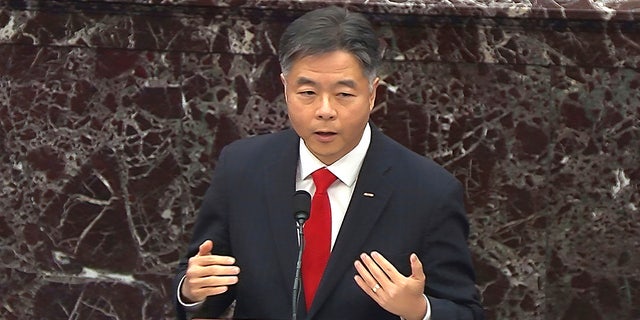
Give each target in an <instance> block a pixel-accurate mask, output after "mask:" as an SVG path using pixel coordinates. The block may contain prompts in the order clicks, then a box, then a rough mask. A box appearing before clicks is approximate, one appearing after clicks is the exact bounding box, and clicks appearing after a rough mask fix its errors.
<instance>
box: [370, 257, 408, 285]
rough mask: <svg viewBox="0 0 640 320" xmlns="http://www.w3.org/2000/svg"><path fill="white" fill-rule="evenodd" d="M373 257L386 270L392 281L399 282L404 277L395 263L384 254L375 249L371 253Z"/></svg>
mask: <svg viewBox="0 0 640 320" xmlns="http://www.w3.org/2000/svg"><path fill="white" fill-rule="evenodd" d="M371 258H372V259H373V261H375V262H376V264H378V266H379V267H380V268H381V269H382V271H384V273H385V274H386V276H387V277H389V279H390V280H391V282H393V283H398V281H401V280H402V279H403V278H404V276H403V275H402V274H401V273H400V272H399V271H398V269H396V267H394V266H393V264H391V262H389V260H387V259H386V258H385V257H384V256H383V255H382V254H380V253H378V252H376V251H374V252H372V253H371Z"/></svg>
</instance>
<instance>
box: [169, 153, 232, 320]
mask: <svg viewBox="0 0 640 320" xmlns="http://www.w3.org/2000/svg"><path fill="white" fill-rule="evenodd" d="M226 163H227V157H226V152H225V149H223V151H222V153H221V154H220V157H219V159H218V163H217V165H216V169H215V171H214V174H213V177H212V180H211V185H210V186H209V188H208V190H207V192H206V194H205V196H204V198H203V200H202V201H203V202H202V205H201V207H200V211H199V213H198V217H197V220H196V222H195V225H194V228H193V235H192V238H191V241H190V242H189V245H188V249H187V253H186V254H185V255H184V256H183V257H182V258H181V259H180V262H179V264H178V268H177V272H176V276H175V279H174V282H173V283H174V285H173V288H174V290H173V292H175V293H178V292H179V290H180V288H178V285H179V283H180V280H181V279H182V277H184V275H185V273H186V270H187V266H188V261H189V258H190V257H192V256H194V255H196V253H197V252H198V247H199V246H200V244H202V242H204V241H205V240H212V241H213V251H212V254H216V255H230V254H231V252H230V246H229V235H228V228H227V225H228V220H227V219H228V217H227V215H226V213H227V212H228V210H227V204H226V202H225V199H227V198H226V196H225V194H224V190H225V188H224V187H223V186H224V185H225V180H226V179H227V177H228V176H229V174H228V173H229V170H227V167H228V166H227V164H226ZM233 299H234V289H233V286H231V287H230V290H229V291H227V292H226V293H224V294H221V295H216V296H210V297H208V298H207V299H206V300H205V302H204V304H203V305H202V306H201V308H200V309H199V311H198V312H196V314H195V316H198V314H206V315H207V317H210V316H211V315H215V316H219V315H221V314H222V313H223V312H224V311H225V310H226V309H227V308H228V307H229V305H230V304H231V302H232V301H233ZM173 300H174V304H175V306H176V315H177V318H178V319H187V311H186V310H184V308H183V306H182V305H181V304H180V303H179V302H178V300H177V297H175V298H174V299H173Z"/></svg>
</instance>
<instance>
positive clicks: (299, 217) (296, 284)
mask: <svg viewBox="0 0 640 320" xmlns="http://www.w3.org/2000/svg"><path fill="white" fill-rule="evenodd" d="M310 209H311V195H310V194H309V192H306V191H304V190H298V191H296V193H294V194H293V218H294V219H295V220H296V229H297V230H298V238H299V239H300V247H299V249H298V261H297V262H296V275H295V278H293V296H292V299H293V301H292V308H293V310H292V319H293V320H296V319H297V317H298V301H300V270H301V266H302V251H303V250H304V230H303V226H304V223H305V221H307V219H309V211H311V210H310Z"/></svg>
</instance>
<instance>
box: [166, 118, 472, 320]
mask: <svg viewBox="0 0 640 320" xmlns="http://www.w3.org/2000/svg"><path fill="white" fill-rule="evenodd" d="M298 141H299V138H298V136H297V135H296V134H295V132H294V131H293V130H285V131H283V132H280V133H276V134H269V135H263V136H257V137H253V138H249V139H244V140H240V141H237V142H235V143H232V144H230V145H229V146H227V147H226V148H225V149H224V150H223V152H222V154H221V156H220V158H219V162H218V164H217V167H216V170H215V174H214V176H213V180H212V184H211V187H210V188H209V190H208V191H207V193H206V195H205V197H204V200H203V204H202V207H201V210H200V213H199V216H198V220H197V222H196V224H195V228H194V234H193V239H192V241H191V243H190V244H189V249H188V252H187V254H186V256H185V257H184V258H183V259H182V261H181V263H180V266H179V268H178V273H177V276H176V283H177V282H178V281H179V280H180V279H181V278H182V277H183V275H184V273H185V270H186V266H187V264H186V261H187V259H188V257H190V256H193V255H195V254H196V253H197V251H198V246H199V245H200V244H201V243H202V242H204V241H205V240H207V239H210V240H212V241H213V242H214V248H213V254H219V255H230V256H234V257H235V258H236V260H237V265H238V266H239V267H240V270H241V272H240V275H239V282H238V284H236V285H235V286H232V287H231V290H230V291H229V292H228V293H225V294H224V295H220V296H211V297H209V298H208V299H207V301H206V302H205V305H204V306H203V308H202V309H201V312H200V314H199V315H200V316H207V317H212V318H213V317H216V316H219V315H220V313H222V312H223V311H224V310H225V308H227V306H228V305H229V304H230V303H231V302H232V301H233V300H234V299H237V302H236V309H235V317H236V318H251V319H290V318H291V291H292V287H293V277H294V273H295V262H296V258H297V250H298V243H297V234H296V227H295V222H294V219H293V208H292V196H293V193H294V191H295V181H296V180H295V173H296V167H297V163H298ZM363 193H372V194H374V196H373V197H366V196H363ZM467 234H468V223H467V220H466V217H465V211H464V207H463V192H462V188H461V185H460V183H459V182H458V181H457V180H456V179H455V178H454V177H453V176H452V175H450V174H449V173H448V172H446V171H445V170H444V169H443V168H441V167H440V166H438V165H437V164H435V163H434V162H433V161H431V160H428V159H427V158H425V157H423V156H419V155H417V154H415V153H413V152H411V151H409V150H408V149H406V148H404V147H403V146H401V145H400V144H398V143H396V142H395V141H393V140H391V139H390V138H388V137H386V136H385V135H384V134H382V133H381V132H380V131H379V130H377V129H376V128H375V127H373V126H372V136H371V145H370V147H369V150H368V152H367V155H366V157H365V160H364V163H363V165H362V169H361V171H360V174H359V176H358V181H357V184H356V187H355V191H354V193H353V197H352V199H351V202H350V204H349V208H348V209H347V213H346V216H345V218H344V221H343V224H342V227H341V229H340V232H339V234H338V238H337V240H336V243H335V245H334V247H333V251H332V253H331V257H330V260H329V263H328V265H327V268H326V270H325V274H324V277H323V279H322V281H321V283H320V286H319V288H318V291H317V293H316V297H315V299H314V302H313V305H312V306H311V309H310V310H309V312H308V314H307V313H306V312H305V311H304V309H305V308H304V302H301V304H300V305H301V307H300V310H301V312H300V313H299V316H300V318H301V319H305V318H306V319H327V320H335V319H354V320H357V319H367V320H369V319H375V320H379V319H393V320H398V319H399V318H398V317H397V316H395V315H392V314H390V313H388V312H387V311H385V310H384V309H382V308H381V307H379V306H378V305H377V304H376V303H375V302H374V301H373V300H372V299H371V298H370V297H368V296H367V295H366V294H365V293H364V292H362V290H361V289H360V287H358V285H357V284H356V283H355V281H354V279H353V277H354V275H355V274H356V271H355V268H354V266H353V263H354V261H356V260H357V259H358V256H359V254H360V253H363V252H366V253H370V252H371V251H373V250H375V251H378V252H380V253H381V254H383V255H384V256H385V257H386V258H387V259H388V260H389V261H391V263H393V264H394V265H395V266H396V268H398V270H400V272H402V273H403V274H404V275H409V274H410V273H411V269H410V264H409V255H410V254H411V253H412V252H415V253H417V254H418V257H419V258H420V260H421V261H422V263H423V265H424V270H425V273H426V275H427V288H426V289H425V292H426V294H427V295H428V297H429V301H430V303H431V308H432V319H433V320H439V319H446V320H452V319H483V315H482V308H481V306H480V303H479V298H478V294H477V291H476V288H475V285H474V281H475V279H474V272H473V269H472V266H471V260H470V255H469V250H468V247H467V244H466V237H467ZM175 290H177V289H176V288H174V292H175ZM303 299H304V295H301V300H303ZM177 309H178V314H179V317H180V316H182V317H183V314H184V311H183V310H182V308H181V307H180V306H178V308H177Z"/></svg>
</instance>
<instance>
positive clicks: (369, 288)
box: [353, 275, 380, 304]
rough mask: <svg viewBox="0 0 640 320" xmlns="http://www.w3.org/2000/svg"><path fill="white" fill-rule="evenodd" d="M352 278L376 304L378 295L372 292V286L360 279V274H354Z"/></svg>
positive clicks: (378, 299)
mask: <svg viewBox="0 0 640 320" xmlns="http://www.w3.org/2000/svg"><path fill="white" fill-rule="evenodd" d="M353 279H354V280H355V281H356V284H357V285H358V287H360V289H361V290H362V291H364V293H366V294H367V295H368V296H369V297H371V299H373V300H374V301H375V302H377V303H378V304H379V303H380V297H379V296H378V295H377V294H376V293H375V292H373V289H372V286H370V285H369V284H368V283H367V282H366V281H365V280H364V279H362V277H361V276H359V275H355V276H354V277H353ZM378 292H380V291H378Z"/></svg>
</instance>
